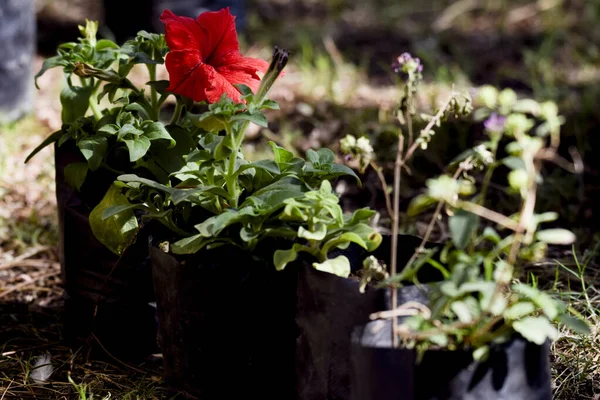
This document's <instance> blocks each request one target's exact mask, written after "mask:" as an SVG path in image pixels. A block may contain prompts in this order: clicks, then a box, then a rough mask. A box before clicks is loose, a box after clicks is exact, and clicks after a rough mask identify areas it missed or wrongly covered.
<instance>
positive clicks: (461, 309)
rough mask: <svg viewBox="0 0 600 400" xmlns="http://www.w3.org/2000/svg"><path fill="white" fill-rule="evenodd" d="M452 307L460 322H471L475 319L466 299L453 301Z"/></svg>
mask: <svg viewBox="0 0 600 400" xmlns="http://www.w3.org/2000/svg"><path fill="white" fill-rule="evenodd" d="M450 309H451V310H452V312H454V314H456V316H457V317H458V320H459V321H460V322H463V323H469V322H471V321H473V314H471V310H470V309H469V306H467V304H466V303H465V302H464V301H460V300H457V301H454V302H452V303H451V304H450Z"/></svg>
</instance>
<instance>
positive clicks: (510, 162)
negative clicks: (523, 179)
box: [502, 156, 525, 170]
mask: <svg viewBox="0 0 600 400" xmlns="http://www.w3.org/2000/svg"><path fill="white" fill-rule="evenodd" d="M502 164H504V165H505V166H507V167H508V168H510V169H512V170H516V169H522V170H524V169H525V161H523V159H521V158H519V157H514V156H511V157H506V158H505V159H503V160H502Z"/></svg>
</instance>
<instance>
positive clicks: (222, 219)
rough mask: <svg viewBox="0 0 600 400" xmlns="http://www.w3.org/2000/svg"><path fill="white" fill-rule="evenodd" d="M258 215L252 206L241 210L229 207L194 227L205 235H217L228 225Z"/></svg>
mask: <svg viewBox="0 0 600 400" xmlns="http://www.w3.org/2000/svg"><path fill="white" fill-rule="evenodd" d="M256 215H257V213H256V210H255V209H254V208H252V207H243V208H241V209H240V210H234V209H227V210H226V211H224V212H223V213H221V214H219V215H215V216H214V217H210V218H208V219H207V220H205V221H204V222H202V223H200V224H198V225H195V226H194V228H196V229H197V230H198V231H199V232H200V234H201V235H203V236H205V237H215V236H218V235H219V234H220V233H221V231H223V229H225V228H227V227H228V226H230V225H233V224H236V223H238V222H241V221H244V220H245V219H247V218H248V217H253V216H256Z"/></svg>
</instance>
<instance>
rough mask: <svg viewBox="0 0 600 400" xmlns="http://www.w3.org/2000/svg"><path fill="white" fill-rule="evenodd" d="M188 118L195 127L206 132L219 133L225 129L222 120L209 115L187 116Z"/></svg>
mask: <svg viewBox="0 0 600 400" xmlns="http://www.w3.org/2000/svg"><path fill="white" fill-rule="evenodd" d="M188 117H189V119H190V121H192V123H193V124H194V125H195V126H197V127H198V128H201V129H204V130H205V131H207V132H219V131H222V130H223V129H225V124H223V120H222V118H221V117H219V116H215V115H214V114H211V113H204V114H199V115H197V114H188Z"/></svg>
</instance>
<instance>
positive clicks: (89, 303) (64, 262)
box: [55, 142, 158, 358]
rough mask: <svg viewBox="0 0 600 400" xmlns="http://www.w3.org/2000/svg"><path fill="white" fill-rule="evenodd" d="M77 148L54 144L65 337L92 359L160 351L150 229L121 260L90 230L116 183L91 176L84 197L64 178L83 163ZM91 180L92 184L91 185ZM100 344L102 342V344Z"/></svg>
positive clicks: (110, 177)
mask: <svg viewBox="0 0 600 400" xmlns="http://www.w3.org/2000/svg"><path fill="white" fill-rule="evenodd" d="M82 161H85V160H83V159H82V156H81V154H80V152H79V150H78V149H77V148H76V147H75V146H70V143H69V142H67V143H65V144H64V145H63V146H61V147H58V146H55V166H56V198H57V208H58V216H59V232H60V241H59V257H60V262H61V270H62V276H63V285H64V289H65V312H64V331H63V335H64V337H65V339H66V340H67V342H68V343H69V344H70V345H71V346H73V347H79V346H81V345H82V344H84V343H87V344H88V345H90V347H86V350H91V352H92V356H94V357H96V356H97V357H103V356H107V355H106V353H105V350H106V351H108V352H109V353H110V354H111V355H112V356H115V357H119V358H135V357H139V356H145V355H149V354H152V353H155V352H157V351H158V346H157V343H156V324H155V316H154V310H153V309H152V307H151V306H150V305H149V304H148V303H149V302H152V301H154V291H153V286H152V274H151V263H150V259H149V257H148V247H147V237H148V233H149V232H150V230H154V234H156V229H155V228H156V227H154V228H153V227H151V226H147V227H145V228H144V229H142V230H141V231H140V232H139V234H138V239H137V241H136V242H135V243H134V244H133V245H132V246H131V247H130V248H129V249H127V251H125V253H124V254H123V256H122V257H121V258H120V259H119V257H118V256H117V255H115V254H113V253H112V252H111V251H110V250H108V249H107V248H106V247H104V245H102V243H100V242H99V241H98V240H97V239H96V238H95V237H94V234H93V233H92V231H91V228H90V225H89V220H88V218H89V214H90V211H91V210H92V209H93V207H94V206H95V205H96V204H98V202H100V200H101V199H102V196H103V195H104V193H105V192H106V190H107V189H108V187H109V186H110V184H111V183H112V181H113V180H114V179H115V177H114V175H112V174H109V173H106V172H103V171H98V172H94V173H92V172H90V174H92V176H88V180H87V181H86V183H84V185H83V187H82V191H81V193H79V192H76V191H75V190H73V189H72V188H71V187H70V186H69V185H68V184H67V183H66V182H65V178H64V168H65V167H66V166H67V165H68V164H70V163H72V162H82ZM88 182H92V183H88ZM98 342H100V344H99V343H98Z"/></svg>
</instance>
